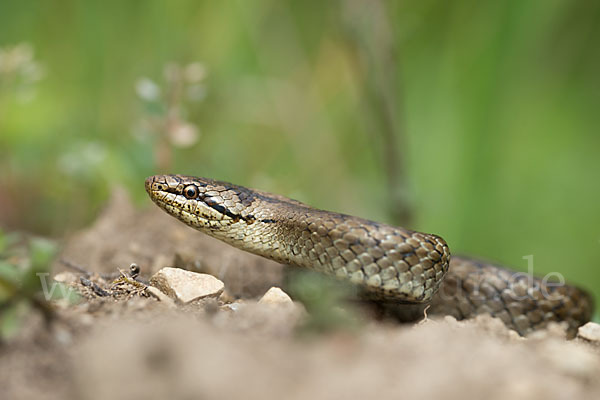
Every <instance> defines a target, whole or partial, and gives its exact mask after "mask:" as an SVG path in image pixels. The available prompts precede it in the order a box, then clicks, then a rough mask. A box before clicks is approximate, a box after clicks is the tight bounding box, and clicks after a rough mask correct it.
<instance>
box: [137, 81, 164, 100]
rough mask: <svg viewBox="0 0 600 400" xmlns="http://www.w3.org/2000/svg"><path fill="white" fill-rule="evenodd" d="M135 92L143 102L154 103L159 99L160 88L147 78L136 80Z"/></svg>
mask: <svg viewBox="0 0 600 400" xmlns="http://www.w3.org/2000/svg"><path fill="white" fill-rule="evenodd" d="M135 91H136V93H137V95H138V96H139V97H140V98H141V99H142V100H145V101H156V100H158V98H159V97H160V87H159V86H158V85H157V84H156V83H154V81H153V80H152V79H149V78H140V79H138V80H137V81H136V83H135Z"/></svg>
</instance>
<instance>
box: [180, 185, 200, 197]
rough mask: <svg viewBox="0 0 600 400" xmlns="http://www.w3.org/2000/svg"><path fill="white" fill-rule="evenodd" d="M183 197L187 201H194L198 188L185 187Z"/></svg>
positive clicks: (193, 186) (192, 186)
mask: <svg viewBox="0 0 600 400" xmlns="http://www.w3.org/2000/svg"><path fill="white" fill-rule="evenodd" d="M183 195H184V196H185V197H186V198H188V199H194V198H196V196H198V188H197V187H196V186H195V185H189V186H186V187H185V188H184V189H183Z"/></svg>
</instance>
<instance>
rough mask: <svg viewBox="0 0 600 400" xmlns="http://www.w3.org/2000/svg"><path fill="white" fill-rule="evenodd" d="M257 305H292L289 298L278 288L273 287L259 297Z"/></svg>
mask: <svg viewBox="0 0 600 400" xmlns="http://www.w3.org/2000/svg"><path fill="white" fill-rule="evenodd" d="M258 304H269V305H275V306H281V305H290V304H294V302H293V301H292V299H291V298H290V296H288V294H287V293H286V292H284V291H283V290H281V289H280V288H278V287H275V286H273V287H272V288H271V289H269V290H267V293H265V294H264V295H263V297H261V299H260V300H259V301H258Z"/></svg>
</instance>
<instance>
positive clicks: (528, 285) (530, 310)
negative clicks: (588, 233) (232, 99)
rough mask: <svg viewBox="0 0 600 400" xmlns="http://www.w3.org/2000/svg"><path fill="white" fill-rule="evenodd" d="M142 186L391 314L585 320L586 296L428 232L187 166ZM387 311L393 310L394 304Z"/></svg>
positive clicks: (516, 326) (215, 228)
mask: <svg viewBox="0 0 600 400" xmlns="http://www.w3.org/2000/svg"><path fill="white" fill-rule="evenodd" d="M145 188H146V192H147V193H148V195H149V196H150V198H151V200H152V201H153V202H154V203H155V204H156V205H158V206H159V207H160V208H161V209H162V210H164V211H166V213H167V214H169V215H171V216H173V217H175V218H177V219H178V220H180V221H182V222H183V223H185V224H187V225H189V226H191V227H192V228H194V229H197V230H199V231H201V232H203V233H205V234H207V235H209V236H212V237H214V238H217V239H220V240H222V241H223V242H226V243H228V244H230V245H232V246H234V247H236V248H238V249H241V250H245V251H247V252H250V253H253V254H256V255H259V256H262V257H265V258H268V259H271V260H274V261H276V262H279V263H282V264H288V265H293V266H296V267H302V268H308V269H311V270H314V271H317V272H320V273H322V274H325V275H328V276H331V277H334V278H336V279H339V280H342V281H346V282H348V283H350V284H351V285H352V286H353V287H356V288H358V289H359V293H360V297H361V298H362V299H364V300H366V301H369V302H374V303H378V304H381V305H382V307H383V309H386V310H399V312H397V313H395V314H396V315H398V316H400V315H405V317H402V318H407V317H406V315H410V314H411V312H408V313H407V312H405V311H403V310H410V309H411V308H413V309H414V308H415V307H416V309H417V310H421V311H422V310H424V307H427V310H426V311H427V312H428V314H429V315H450V316H453V317H455V318H456V319H459V320H462V319H469V318H474V317H476V316H478V315H482V314H486V315H491V316H492V317H495V318H499V319H500V320H501V321H502V322H503V323H504V324H505V325H506V326H507V327H508V328H509V329H512V330H515V331H517V332H518V333H519V334H520V335H522V336H525V335H528V334H530V333H532V332H533V331H536V330H540V329H544V328H546V327H547V326H548V325H549V324H550V323H551V322H557V323H562V324H563V326H564V327H565V329H566V332H567V334H568V336H569V337H573V336H574V335H575V334H576V332H577V328H578V327H579V326H581V325H583V324H584V323H586V322H587V321H589V320H590V318H591V316H592V312H593V306H594V304H593V299H592V297H591V295H590V294H589V293H588V292H586V291H584V290H582V289H580V288H577V287H575V286H571V285H567V284H564V282H554V281H551V280H548V279H546V278H544V279H542V278H538V277H534V276H532V275H531V274H524V273H521V272H516V271H513V270H511V269H509V268H506V267H503V266H500V265H496V264H493V263H490V262H486V261H480V260H477V259H474V258H470V257H466V256H452V257H451V255H450V250H449V247H448V244H447V242H446V241H445V240H444V239H442V238H441V237H440V236H438V235H435V234H427V233H422V232H418V231H414V230H409V229H405V228H402V227H396V226H392V225H387V224H384V223H379V222H374V221H370V220H368V219H364V218H360V217H356V216H351V215H346V214H342V213H337V212H332V211H325V210H320V209H317V208H314V207H311V206H309V205H306V204H304V203H302V202H299V201H296V200H292V199H289V198H287V197H284V196H281V195H277V194H272V193H268V192H264V191H261V190H257V189H251V188H247V187H244V186H239V185H234V184H231V183H228V182H223V181H218V180H213V179H209V178H201V177H194V176H186V175H155V176H151V177H149V178H147V179H146V181H145ZM392 313H394V312H392Z"/></svg>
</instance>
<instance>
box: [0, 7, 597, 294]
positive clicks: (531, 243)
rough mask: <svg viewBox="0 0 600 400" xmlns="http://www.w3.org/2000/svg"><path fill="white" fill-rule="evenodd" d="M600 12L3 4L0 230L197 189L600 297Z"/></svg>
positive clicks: (69, 219) (60, 221) (78, 217)
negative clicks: (314, 215) (402, 230)
mask: <svg viewBox="0 0 600 400" xmlns="http://www.w3.org/2000/svg"><path fill="white" fill-rule="evenodd" d="M598 43H600V2H585V1H582V2H573V1H567V0H539V1H523V0H507V1H480V0H457V1H452V2H448V1H431V0H425V1H423V0H405V1H388V2H386V1H375V0H369V1H367V0H364V1H362V0H348V1H330V2H314V1H303V2H297V1H291V0H290V1H282V0H261V1H253V2H248V1H242V0H238V1H223V2H217V1H197V0H188V1H176V2H166V1H150V0H145V1H141V0H140V1H122V0H108V1H103V2H98V1H92V0H90V1H74V0H71V1H68V0H67V1H61V2H48V1H41V0H40V1H7V0H4V1H2V2H0V48H1V50H0V171H1V172H0V226H1V227H3V228H4V229H9V230H26V231H32V232H36V233H40V234H44V235H52V236H58V237H60V236H62V235H64V234H65V233H67V232H72V231H74V230H76V229H78V228H81V227H83V226H85V225H86V224H89V223H90V222H91V221H92V220H93V219H94V217H95V216H96V215H97V213H98V211H99V210H100V208H101V206H102V205H103V204H104V203H105V202H106V199H107V197H108V195H109V193H110V190H111V188H112V187H113V186H114V185H123V186H125V187H126V188H128V189H129V191H130V193H131V195H132V197H133V198H134V199H135V200H136V202H138V204H140V205H142V204H143V205H148V204H149V201H148V200H147V199H146V194H145V192H144V189H143V179H144V178H145V177H146V176H148V175H151V174H156V173H167V172H171V173H188V174H194V175H200V176H208V177H213V178H217V179H222V180H228V181H232V182H235V183H239V184H244V185H247V186H254V187H259V188H261V189H264V190H269V191H274V192H278V193H281V194H286V195H288V196H292V197H295V198H298V199H300V200H303V201H305V202H308V203H310V204H312V205H315V206H318V207H321V208H326V209H332V210H336V211H341V212H345V213H351V214H356V215H360V216H364V217H367V218H371V219H375V220H379V221H384V222H389V223H396V224H403V225H406V226H408V227H411V228H414V229H419V230H423V231H427V232H435V233H438V234H440V235H442V236H443V237H444V238H445V239H447V241H448V242H449V244H450V247H451V249H452V250H453V252H454V253H468V254H475V255H479V256H481V257H484V258H488V259H492V260H496V261H499V262H502V263H505V264H508V265H512V266H514V267H517V268H520V269H525V268H526V266H527V263H526V261H525V260H524V259H523V257H524V256H528V255H533V256H534V267H535V272H536V273H538V274H543V273H546V272H548V271H560V272H561V273H563V274H564V275H565V277H566V278H567V279H569V280H571V281H573V282H575V283H578V284H580V285H582V286H584V287H586V288H588V289H590V290H593V291H595V294H596V298H597V299H598V298H600V269H599V268H598V267H599V262H598V252H599V250H600V213H599V212H598V199H599V196H600V185H599V184H598V182H599V179H598V177H599V175H600V155H599V150H600V135H599V132H598V126H600V112H599V111H600V110H599V106H600V74H599V73H598V72H599V71H600V47H599V46H598Z"/></svg>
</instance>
